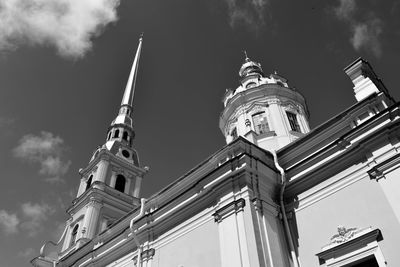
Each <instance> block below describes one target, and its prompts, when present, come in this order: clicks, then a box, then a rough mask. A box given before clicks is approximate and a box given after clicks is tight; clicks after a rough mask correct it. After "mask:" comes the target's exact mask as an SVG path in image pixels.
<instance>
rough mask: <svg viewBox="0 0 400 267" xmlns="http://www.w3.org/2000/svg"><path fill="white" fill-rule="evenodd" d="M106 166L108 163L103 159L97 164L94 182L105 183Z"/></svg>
mask: <svg viewBox="0 0 400 267" xmlns="http://www.w3.org/2000/svg"><path fill="white" fill-rule="evenodd" d="M108 165H109V162H108V161H107V160H104V159H102V160H100V162H99V164H98V165H97V166H98V169H97V172H96V179H95V181H99V182H103V183H105V181H106V178H107V170H108Z"/></svg>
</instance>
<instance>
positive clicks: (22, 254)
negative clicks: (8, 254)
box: [18, 248, 39, 258]
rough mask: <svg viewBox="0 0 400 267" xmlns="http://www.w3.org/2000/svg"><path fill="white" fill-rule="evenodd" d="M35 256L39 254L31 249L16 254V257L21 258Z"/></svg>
mask: <svg viewBox="0 0 400 267" xmlns="http://www.w3.org/2000/svg"><path fill="white" fill-rule="evenodd" d="M36 254H39V252H38V251H36V250H34V249H33V248H27V249H25V250H23V251H20V252H18V256H19V257H22V258H31V257H33V256H35V255H36Z"/></svg>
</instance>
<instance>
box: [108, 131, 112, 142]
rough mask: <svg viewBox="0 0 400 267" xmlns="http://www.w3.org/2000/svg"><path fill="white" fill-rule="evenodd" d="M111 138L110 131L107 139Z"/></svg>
mask: <svg viewBox="0 0 400 267" xmlns="http://www.w3.org/2000/svg"><path fill="white" fill-rule="evenodd" d="M110 138H111V132H109V133H108V137H107V141H108V140H110Z"/></svg>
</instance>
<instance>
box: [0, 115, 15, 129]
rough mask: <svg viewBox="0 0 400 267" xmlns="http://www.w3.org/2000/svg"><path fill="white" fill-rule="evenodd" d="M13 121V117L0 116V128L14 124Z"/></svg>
mask: <svg viewBox="0 0 400 267" xmlns="http://www.w3.org/2000/svg"><path fill="white" fill-rule="evenodd" d="M14 122H15V119H13V118H6V117H0V128H5V127H8V126H10V125H12V124H14Z"/></svg>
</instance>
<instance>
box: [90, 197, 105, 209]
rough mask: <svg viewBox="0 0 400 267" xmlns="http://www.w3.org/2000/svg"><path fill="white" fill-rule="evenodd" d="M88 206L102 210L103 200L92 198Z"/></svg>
mask: <svg viewBox="0 0 400 267" xmlns="http://www.w3.org/2000/svg"><path fill="white" fill-rule="evenodd" d="M87 206H88V207H89V206H92V207H95V208H101V207H102V206H103V203H102V202H101V200H99V199H97V198H95V197H91V198H90V200H89V202H88V204H87Z"/></svg>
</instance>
